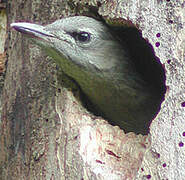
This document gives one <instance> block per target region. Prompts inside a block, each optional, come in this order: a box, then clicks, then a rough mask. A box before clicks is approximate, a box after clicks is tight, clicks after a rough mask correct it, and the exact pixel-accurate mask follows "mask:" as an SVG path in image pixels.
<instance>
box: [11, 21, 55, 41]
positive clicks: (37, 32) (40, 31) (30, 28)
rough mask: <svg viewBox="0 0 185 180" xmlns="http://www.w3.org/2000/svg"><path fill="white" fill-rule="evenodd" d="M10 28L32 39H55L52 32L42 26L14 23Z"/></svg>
mask: <svg viewBox="0 0 185 180" xmlns="http://www.w3.org/2000/svg"><path fill="white" fill-rule="evenodd" d="M10 26H11V27H12V28H14V29H15V30H16V31H19V32H21V33H23V34H26V35H28V36H29V37H31V38H39V39H43V40H47V37H54V35H52V34H51V33H50V32H48V31H46V30H44V28H45V27H44V26H41V25H37V24H32V23H24V22H20V23H12V24H11V25H10Z"/></svg>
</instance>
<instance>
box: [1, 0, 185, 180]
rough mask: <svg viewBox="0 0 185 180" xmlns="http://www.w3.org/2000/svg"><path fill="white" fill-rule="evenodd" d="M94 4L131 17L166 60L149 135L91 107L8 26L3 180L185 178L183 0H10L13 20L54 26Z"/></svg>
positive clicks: (108, 15) (109, 14) (103, 11)
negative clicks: (110, 119)
mask: <svg viewBox="0 0 185 180" xmlns="http://www.w3.org/2000/svg"><path fill="white" fill-rule="evenodd" d="M92 7H95V8H92ZM89 9H90V11H91V12H89ZM95 10H97V11H98V13H99V14H100V15H102V16H103V17H104V18H105V19H106V20H107V21H108V22H110V19H111V21H112V19H117V20H120V19H125V20H129V21H131V22H132V23H133V24H134V25H137V27H138V28H139V30H141V31H142V35H143V37H144V38H146V39H148V40H149V42H150V43H151V45H153V47H154V51H155V53H156V55H157V56H158V57H159V59H160V60H161V63H162V64H164V67H165V70H166V76H167V80H166V85H167V87H168V91H167V93H166V96H165V101H164V102H163V104H162V108H161V111H160V112H159V114H158V116H157V118H156V119H155V120H153V122H152V125H151V128H150V129H151V131H150V132H151V135H148V136H142V135H137V136H136V135H135V134H134V133H129V134H124V132H123V131H122V130H120V129H119V128H118V127H113V126H111V125H109V124H108V123H107V122H106V121H104V120H102V119H101V118H98V117H95V116H93V115H92V114H90V113H88V112H87V111H86V110H85V108H83V106H82V105H81V103H80V101H79V90H78V87H77V86H76V85H75V84H72V83H71V81H70V80H68V79H67V78H66V77H65V75H64V74H62V73H59V72H58V69H57V67H56V65H55V63H54V62H53V61H52V60H51V58H49V57H47V56H46V55H45V54H44V53H42V52H41V50H40V49H39V48H38V47H37V46H35V45H33V44H31V43H30V42H29V41H28V40H27V39H26V38H24V37H22V36H21V35H20V34H18V33H16V32H13V31H10V29H9V27H8V36H7V44H6V48H7V54H8V56H7V60H8V64H7V70H6V78H5V85H4V90H3V94H2V108H3V110H2V116H1V121H0V135H1V136H0V179H2V180H6V179H7V180H10V179H16V180H17V179H20V180H21V179H31V180H32V179H57V180H58V179H66V180H74V179H79V180H82V179H84V180H85V179H89V180H91V179H92V180H93V179H111V180H114V179H115V180H119V179H122V180H124V179H156V180H157V179H159V180H160V179H184V177H185V166H184V163H185V158H184V152H185V151H184V146H183V142H184V141H185V140H184V136H185V133H184V132H185V126H184V119H185V111H184V106H185V96H184V95H185V92H184V88H185V87H184V86H185V80H184V75H185V73H184V72H185V67H184V61H185V54H184V49H185V46H184V44H185V38H184V37H185V35H184V34H185V28H184V23H185V22H184V21H185V16H184V14H185V10H184V4H183V2H181V1H180V0H179V1H175V2H174V1H157V0H154V1H150V2H149V1H144V0H143V1H142V0H140V1H139V0H138V1H130V0H129V1H126V0H125V1H123V0H122V1H103V0H102V1H98V2H97V1H96V0H94V1H88V0H87V1H78V0H74V1H70V2H68V3H67V1H62V2H61V1H59V0H54V1H49V0H43V1H37V0H33V1H23V0H14V1H9V2H8V6H7V14H8V24H10V23H11V22H15V21H20V20H21V21H25V20H26V21H31V22H34V23H39V24H48V23H50V22H53V21H54V20H56V19H59V18H60V17H63V16H68V15H75V14H92V11H93V12H94V11H95ZM158 42H159V43H160V44H159V43H158ZM150 144H151V146H150Z"/></svg>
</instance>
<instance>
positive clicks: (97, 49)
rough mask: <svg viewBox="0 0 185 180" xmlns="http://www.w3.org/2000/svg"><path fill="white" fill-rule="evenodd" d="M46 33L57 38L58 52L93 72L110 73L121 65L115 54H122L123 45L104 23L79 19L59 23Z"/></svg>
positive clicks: (52, 25)
mask: <svg viewBox="0 0 185 180" xmlns="http://www.w3.org/2000/svg"><path fill="white" fill-rule="evenodd" d="M44 30H45V31H47V32H49V33H51V34H52V35H53V36H55V37H56V38H55V39H52V45H53V46H54V48H55V49H57V50H58V51H59V52H61V53H62V54H63V55H64V56H65V57H66V58H68V59H70V60H72V61H73V62H74V63H75V64H78V65H80V66H83V67H85V68H88V70H90V71H95V70H96V71H97V70H100V71H106V70H110V69H111V68H113V67H115V66H116V65H117V64H119V63H120V62H116V61H115V60H116V59H115V53H118V52H119V53H118V54H120V51H121V52H122V50H120V45H119V44H118V42H117V41H115V39H114V38H113V37H112V35H111V34H110V32H109V29H108V28H107V27H106V26H105V25H103V24H102V22H99V21H96V20H94V19H92V18H89V17H85V16H76V17H70V18H66V19H62V20H58V21H56V22H54V23H53V24H50V25H47V26H46V27H45V28H44ZM113 49H116V50H114V51H113ZM113 52H114V54H113ZM116 56H118V55H116ZM113 57H114V58H113Z"/></svg>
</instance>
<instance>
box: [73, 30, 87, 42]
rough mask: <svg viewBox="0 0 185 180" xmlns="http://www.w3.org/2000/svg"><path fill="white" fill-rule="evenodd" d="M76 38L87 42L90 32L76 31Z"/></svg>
mask: <svg viewBox="0 0 185 180" xmlns="http://www.w3.org/2000/svg"><path fill="white" fill-rule="evenodd" d="M76 39H77V40H78V41H80V42H87V41H89V40H90V34H89V33H87V32H81V33H78V34H77V36H76Z"/></svg>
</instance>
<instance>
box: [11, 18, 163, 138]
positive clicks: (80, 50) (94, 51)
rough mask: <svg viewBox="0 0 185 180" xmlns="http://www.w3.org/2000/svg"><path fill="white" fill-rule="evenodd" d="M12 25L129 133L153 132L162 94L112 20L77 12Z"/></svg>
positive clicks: (101, 111) (104, 113)
mask: <svg viewBox="0 0 185 180" xmlns="http://www.w3.org/2000/svg"><path fill="white" fill-rule="evenodd" d="M11 27H12V28H14V29H15V30H17V31H19V32H21V33H23V34H25V35H27V36H28V37H29V38H31V39H32V40H33V41H34V42H35V43H36V44H37V45H39V46H40V47H41V48H42V49H44V50H45V52H46V53H47V54H48V55H49V56H51V57H52V58H53V60H54V61H55V62H56V63H57V64H58V66H59V67H60V69H61V70H62V71H63V72H64V73H65V74H67V75H68V76H69V77H71V78H72V79H74V80H75V81H76V82H77V83H78V85H79V86H80V88H81V90H82V91H83V93H84V94H85V95H86V96H87V97H88V99H89V101H90V102H91V103H92V104H93V106H94V107H95V109H96V110H97V111H98V112H99V114H100V115H101V116H102V117H103V118H105V119H107V120H109V122H110V123H111V124H113V125H118V126H120V128H122V129H123V130H125V131H126V132H130V131H134V132H136V133H142V134H143V133H144V134H146V133H147V132H148V129H147V128H148V127H149V124H150V121H151V120H152V119H153V118H154V117H155V116H156V113H157V112H158V110H159V106H160V103H161V95H159V93H156V92H155V90H154V89H153V87H152V86H150V85H149V84H148V83H147V82H145V80H144V79H143V78H142V76H140V74H139V73H138V72H137V71H136V69H135V68H134V67H133V63H132V59H131V57H130V55H129V52H128V51H127V47H126V44H124V42H120V41H119V40H118V39H117V38H116V37H115V35H114V34H113V33H112V31H111V29H110V28H109V27H108V26H107V25H105V24H104V23H103V22H101V21H98V20H95V19H94V18H91V17H86V16H74V17H67V18H63V19H60V20H57V21H55V22H54V23H52V24H49V25H46V26H42V25H37V24H32V23H26V22H17V23H12V24H11Z"/></svg>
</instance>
